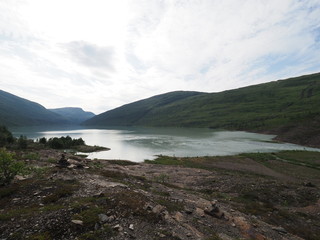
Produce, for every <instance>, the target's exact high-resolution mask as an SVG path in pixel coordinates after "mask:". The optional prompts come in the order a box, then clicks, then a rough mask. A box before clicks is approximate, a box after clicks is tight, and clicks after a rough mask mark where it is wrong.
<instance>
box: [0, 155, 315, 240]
mask: <svg viewBox="0 0 320 240" xmlns="http://www.w3.org/2000/svg"><path fill="white" fill-rule="evenodd" d="M20 155H21V156H20V157H21V159H23V161H25V162H26V163H27V164H28V165H29V166H33V171H31V173H30V174H29V175H28V176H26V177H17V178H16V180H15V182H14V183H13V184H12V185H10V186H8V187H2V188H0V197H1V198H0V206H1V209H0V239H8V240H9V239H49V240H50V239H57V240H58V239H114V240H118V239H119V240H120V239H141V240H144V239H145V240H150V239H183V240H184V239H190V240H198V239H207V240H214V239H224V240H229V239H259V240H260V239H275V240H277V239H279V240H283V239H288V240H289V239H290V240H295V239H320V237H319V236H320V225H319V223H320V190H319V184H320V174H319V173H320V171H319V170H318V169H314V168H310V167H305V166H300V165H293V164H290V163H285V162H282V161H277V160H274V159H270V160H267V162H264V163H261V162H260V161H256V160H255V159H252V158H249V157H237V156H236V157H235V156H231V157H223V158H208V157H206V158H186V159H169V160H170V161H172V162H173V163H172V162H170V164H152V163H132V162H128V161H107V160H87V159H83V158H80V157H76V156H73V155H71V154H67V156H66V158H67V159H68V162H69V163H70V165H69V166H68V167H61V166H59V165H57V164H56V162H57V161H58V160H59V159H60V157H61V152H59V151H54V150H42V151H39V152H38V153H37V155H35V156H36V157H35V156H34V157H30V156H28V158H27V157H26V156H24V154H20ZM174 161H176V164H175V162H174ZM268 166H272V167H268ZM35 169H36V170H35ZM297 172H298V173H301V174H297Z"/></svg>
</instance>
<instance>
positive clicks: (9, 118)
mask: <svg viewBox="0 0 320 240" xmlns="http://www.w3.org/2000/svg"><path fill="white" fill-rule="evenodd" d="M66 122H67V121H66V119H64V118H63V117H61V116H59V115H58V114H56V113H53V112H51V111H49V110H47V109H46V108H44V107H43V106H41V105H40V104H38V103H35V102H31V101H29V100H26V99H23V98H20V97H17V96H15V95H12V94H10V93H7V92H4V91H1V90H0V125H6V126H19V125H20V126H27V125H43V124H61V123H66Z"/></svg>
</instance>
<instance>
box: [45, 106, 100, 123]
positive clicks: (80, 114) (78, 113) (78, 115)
mask: <svg viewBox="0 0 320 240" xmlns="http://www.w3.org/2000/svg"><path fill="white" fill-rule="evenodd" d="M49 110H50V111H51V112H54V113H57V114H59V115H61V116H63V117H65V118H67V119H68V120H69V121H70V122H72V123H74V124H79V123H81V122H83V121H85V120H88V119H90V118H92V117H94V116H95V114H94V113H92V112H85V111H84V110H83V109H82V108H76V107H65V108H55V109H49Z"/></svg>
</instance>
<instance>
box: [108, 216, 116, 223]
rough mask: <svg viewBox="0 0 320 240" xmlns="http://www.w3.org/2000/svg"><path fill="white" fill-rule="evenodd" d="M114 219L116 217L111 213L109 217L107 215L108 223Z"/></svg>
mask: <svg viewBox="0 0 320 240" xmlns="http://www.w3.org/2000/svg"><path fill="white" fill-rule="evenodd" d="M115 219H116V217H115V216H113V215H111V216H110V217H108V220H107V222H108V223H111V222H113V221H114V220H115Z"/></svg>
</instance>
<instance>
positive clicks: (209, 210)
mask: <svg viewBox="0 0 320 240" xmlns="http://www.w3.org/2000/svg"><path fill="white" fill-rule="evenodd" d="M204 213H205V214H208V215H210V216H212V217H215V218H219V219H221V218H223V217H224V212H222V211H221V210H220V209H219V208H218V206H217V202H216V201H213V202H211V206H208V207H206V208H205V209H204Z"/></svg>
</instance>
